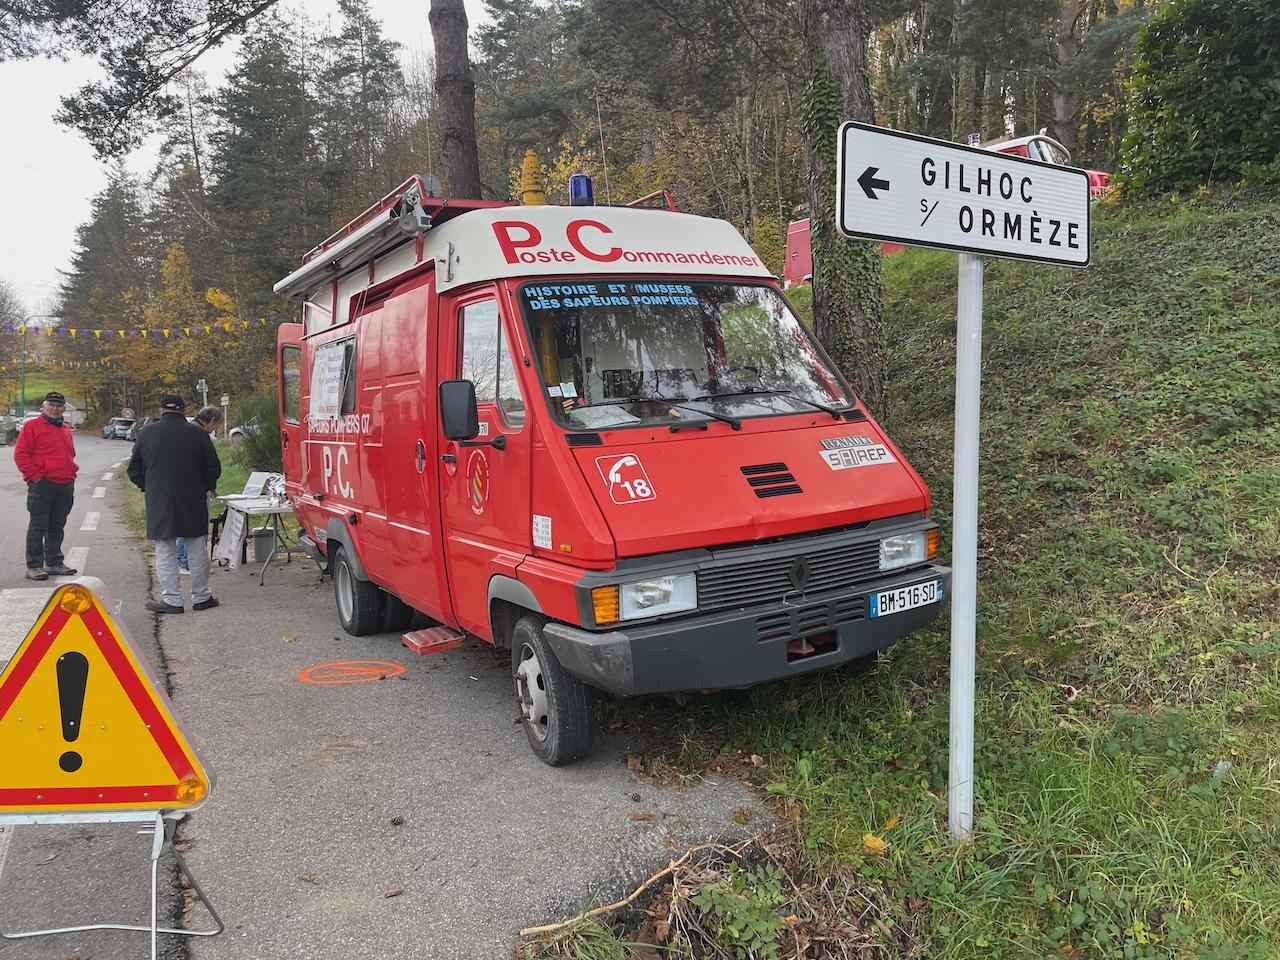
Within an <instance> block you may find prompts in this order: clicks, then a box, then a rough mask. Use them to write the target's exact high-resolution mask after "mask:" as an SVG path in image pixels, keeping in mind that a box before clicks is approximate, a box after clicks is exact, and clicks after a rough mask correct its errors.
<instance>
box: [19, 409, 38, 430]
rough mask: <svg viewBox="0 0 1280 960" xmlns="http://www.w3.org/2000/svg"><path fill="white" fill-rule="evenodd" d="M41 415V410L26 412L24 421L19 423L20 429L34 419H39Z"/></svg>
mask: <svg viewBox="0 0 1280 960" xmlns="http://www.w3.org/2000/svg"><path fill="white" fill-rule="evenodd" d="M39 416H40V411H39V410H33V411H31V412H30V413H28V414H25V415H24V416H23V417H22V422H21V423H19V424H18V429H19V430H21V429H22V428H23V427H25V426H26V425H27V424H28V423H30V422H31V421H32V420H35V419H37V418H38V417H39Z"/></svg>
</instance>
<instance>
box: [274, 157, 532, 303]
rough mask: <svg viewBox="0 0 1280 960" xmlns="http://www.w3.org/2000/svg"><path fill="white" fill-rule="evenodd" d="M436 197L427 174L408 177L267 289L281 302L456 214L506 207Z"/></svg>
mask: <svg viewBox="0 0 1280 960" xmlns="http://www.w3.org/2000/svg"><path fill="white" fill-rule="evenodd" d="M439 194H440V181H439V180H438V179H437V178H436V177H433V176H431V175H430V174H426V175H419V176H413V177H410V178H409V179H408V180H406V181H405V182H404V183H402V184H400V186H398V187H396V188H395V189H394V190H392V191H391V192H390V193H388V194H387V195H386V196H385V197H383V198H382V199H381V200H379V201H378V202H377V203H374V204H372V205H371V206H369V207H368V208H366V209H365V210H364V211H362V212H361V213H360V214H359V215H358V216H356V217H353V218H352V219H351V220H350V221H349V222H348V223H347V224H346V226H344V227H343V228H342V229H341V230H339V231H337V232H336V233H334V234H333V235H332V236H330V237H328V238H327V239H325V240H324V241H323V242H322V243H320V244H318V245H317V246H315V247H313V248H312V249H311V250H309V251H308V252H307V254H306V256H304V257H303V258H302V266H301V267H299V268H298V269H297V270H295V271H294V272H293V273H291V274H289V276H287V277H285V278H284V279H283V280H281V281H280V282H279V283H277V284H276V285H275V286H274V287H273V288H272V289H273V290H274V291H275V292H276V293H278V294H281V295H283V296H286V297H294V296H298V295H300V294H305V293H307V291H309V290H311V289H312V288H314V287H315V286H316V284H318V283H320V282H322V281H323V280H325V279H328V278H334V277H337V276H338V275H339V274H341V273H344V272H345V271H347V270H348V269H350V268H351V267H353V266H355V265H356V264H359V263H362V262H364V261H367V260H370V259H372V258H374V257H377V256H379V255H380V254H382V253H384V252H385V251H387V250H389V249H391V248H392V247H396V246H399V245H400V244H401V243H404V242H405V241H406V240H408V239H409V238H411V237H415V236H419V235H421V234H423V233H426V232H427V231H428V230H430V229H431V228H432V227H433V226H438V225H439V224H441V223H443V222H444V221H446V220H450V219H452V218H453V217H456V216H458V215H459V214H462V213H467V212H468V211H470V210H482V209H486V208H490V207H506V206H510V204H509V203H507V202H506V201H501V200H471V199H465V198H461V197H452V198H451V197H441V196H440V195H439Z"/></svg>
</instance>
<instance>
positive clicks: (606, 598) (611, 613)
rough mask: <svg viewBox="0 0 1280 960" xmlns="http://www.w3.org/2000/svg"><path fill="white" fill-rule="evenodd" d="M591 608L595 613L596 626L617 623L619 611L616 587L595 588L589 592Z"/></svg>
mask: <svg viewBox="0 0 1280 960" xmlns="http://www.w3.org/2000/svg"><path fill="white" fill-rule="evenodd" d="M591 608H592V610H594V611H595V615H596V625H597V626H604V625H605V624H606V623H617V622H618V615H619V611H620V609H621V607H620V605H619V601H618V586H617V584H613V585H612V586H608V587H595V588H593V589H592V591H591Z"/></svg>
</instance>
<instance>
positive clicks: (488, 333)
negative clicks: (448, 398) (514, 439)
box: [458, 300, 524, 427]
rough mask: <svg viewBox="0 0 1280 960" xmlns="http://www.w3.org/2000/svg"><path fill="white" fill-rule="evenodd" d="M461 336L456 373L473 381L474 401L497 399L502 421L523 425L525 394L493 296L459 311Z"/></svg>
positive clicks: (509, 424) (489, 401) (514, 425)
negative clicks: (459, 362) (517, 380)
mask: <svg viewBox="0 0 1280 960" xmlns="http://www.w3.org/2000/svg"><path fill="white" fill-rule="evenodd" d="M458 321H459V324H460V333H461V336H462V364H461V369H460V370H459V374H460V375H461V376H462V378H463V379H464V380H470V381H471V382H472V383H474V384H475V385H476V403H496V404H497V405H498V409H499V411H501V413H502V419H503V421H504V422H505V423H506V424H507V425H508V426H512V427H520V426H523V425H524V397H523V396H521V394H520V385H519V384H518V383H517V382H516V376H515V364H514V363H512V360H511V352H510V347H509V345H508V344H507V343H505V342H504V340H505V338H504V337H503V336H502V323H501V321H500V320H499V318H498V304H497V302H496V301H494V300H481V301H479V302H477V303H469V304H467V305H466V306H464V307H463V308H462V310H461V311H460V312H459V314H458Z"/></svg>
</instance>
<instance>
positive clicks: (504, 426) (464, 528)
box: [436, 287, 532, 641]
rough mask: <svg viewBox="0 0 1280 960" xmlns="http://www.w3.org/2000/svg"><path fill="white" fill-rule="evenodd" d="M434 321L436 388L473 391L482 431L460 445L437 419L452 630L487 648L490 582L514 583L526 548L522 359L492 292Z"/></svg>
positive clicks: (446, 305) (450, 307)
mask: <svg viewBox="0 0 1280 960" xmlns="http://www.w3.org/2000/svg"><path fill="white" fill-rule="evenodd" d="M441 314H442V318H446V322H445V323H444V324H443V325H442V326H443V328H444V329H443V332H444V335H445V340H444V343H443V345H442V346H443V349H442V350H441V358H442V362H441V367H440V379H441V380H458V379H465V380H470V381H471V382H472V383H474V384H475V387H476V401H477V407H478V412H479V423H480V434H479V436H477V437H476V438H475V439H474V440H471V441H467V442H466V443H457V442H454V441H452V440H449V439H448V438H446V437H445V436H444V434H443V433H441V432H440V422H439V417H438V416H437V417H436V431H437V450H439V451H440V456H439V459H438V464H437V469H438V471H439V490H440V495H441V513H442V521H443V526H444V537H445V564H446V569H447V573H448V581H449V593H450V596H451V597H452V599H453V609H454V617H455V619H456V620H457V622H458V625H459V626H461V627H462V628H463V629H464V630H466V631H467V632H468V633H472V634H474V635H476V636H479V637H483V638H484V639H486V640H490V641H491V640H492V639H493V637H492V634H491V631H490V626H489V611H488V591H489V581H490V579H491V578H492V577H494V576H496V575H506V576H510V577H514V576H515V572H516V567H517V566H518V565H519V564H520V562H521V561H522V560H524V558H525V557H526V556H527V555H528V554H529V552H530V548H531V538H532V533H531V521H530V517H529V497H530V494H529V486H530V479H531V476H530V449H529V448H530V440H529V435H530V433H531V432H532V428H531V427H530V426H529V425H527V424H526V405H525V398H524V395H523V393H522V391H521V387H520V382H519V378H518V376H517V374H516V371H517V366H516V364H517V362H519V363H523V362H524V359H523V358H524V353H523V351H522V350H521V348H520V347H519V344H520V342H521V338H520V337H518V336H514V334H515V333H516V325H515V323H514V322H513V320H514V318H512V317H510V316H506V315H505V314H504V311H503V310H502V309H501V306H500V301H499V299H498V296H497V291H496V289H495V288H492V287H489V288H484V289H482V290H480V291H476V292H470V293H468V294H466V295H464V296H460V297H456V298H450V299H448V300H445V301H443V302H442V304H441ZM495 441H496V445H495Z"/></svg>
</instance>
